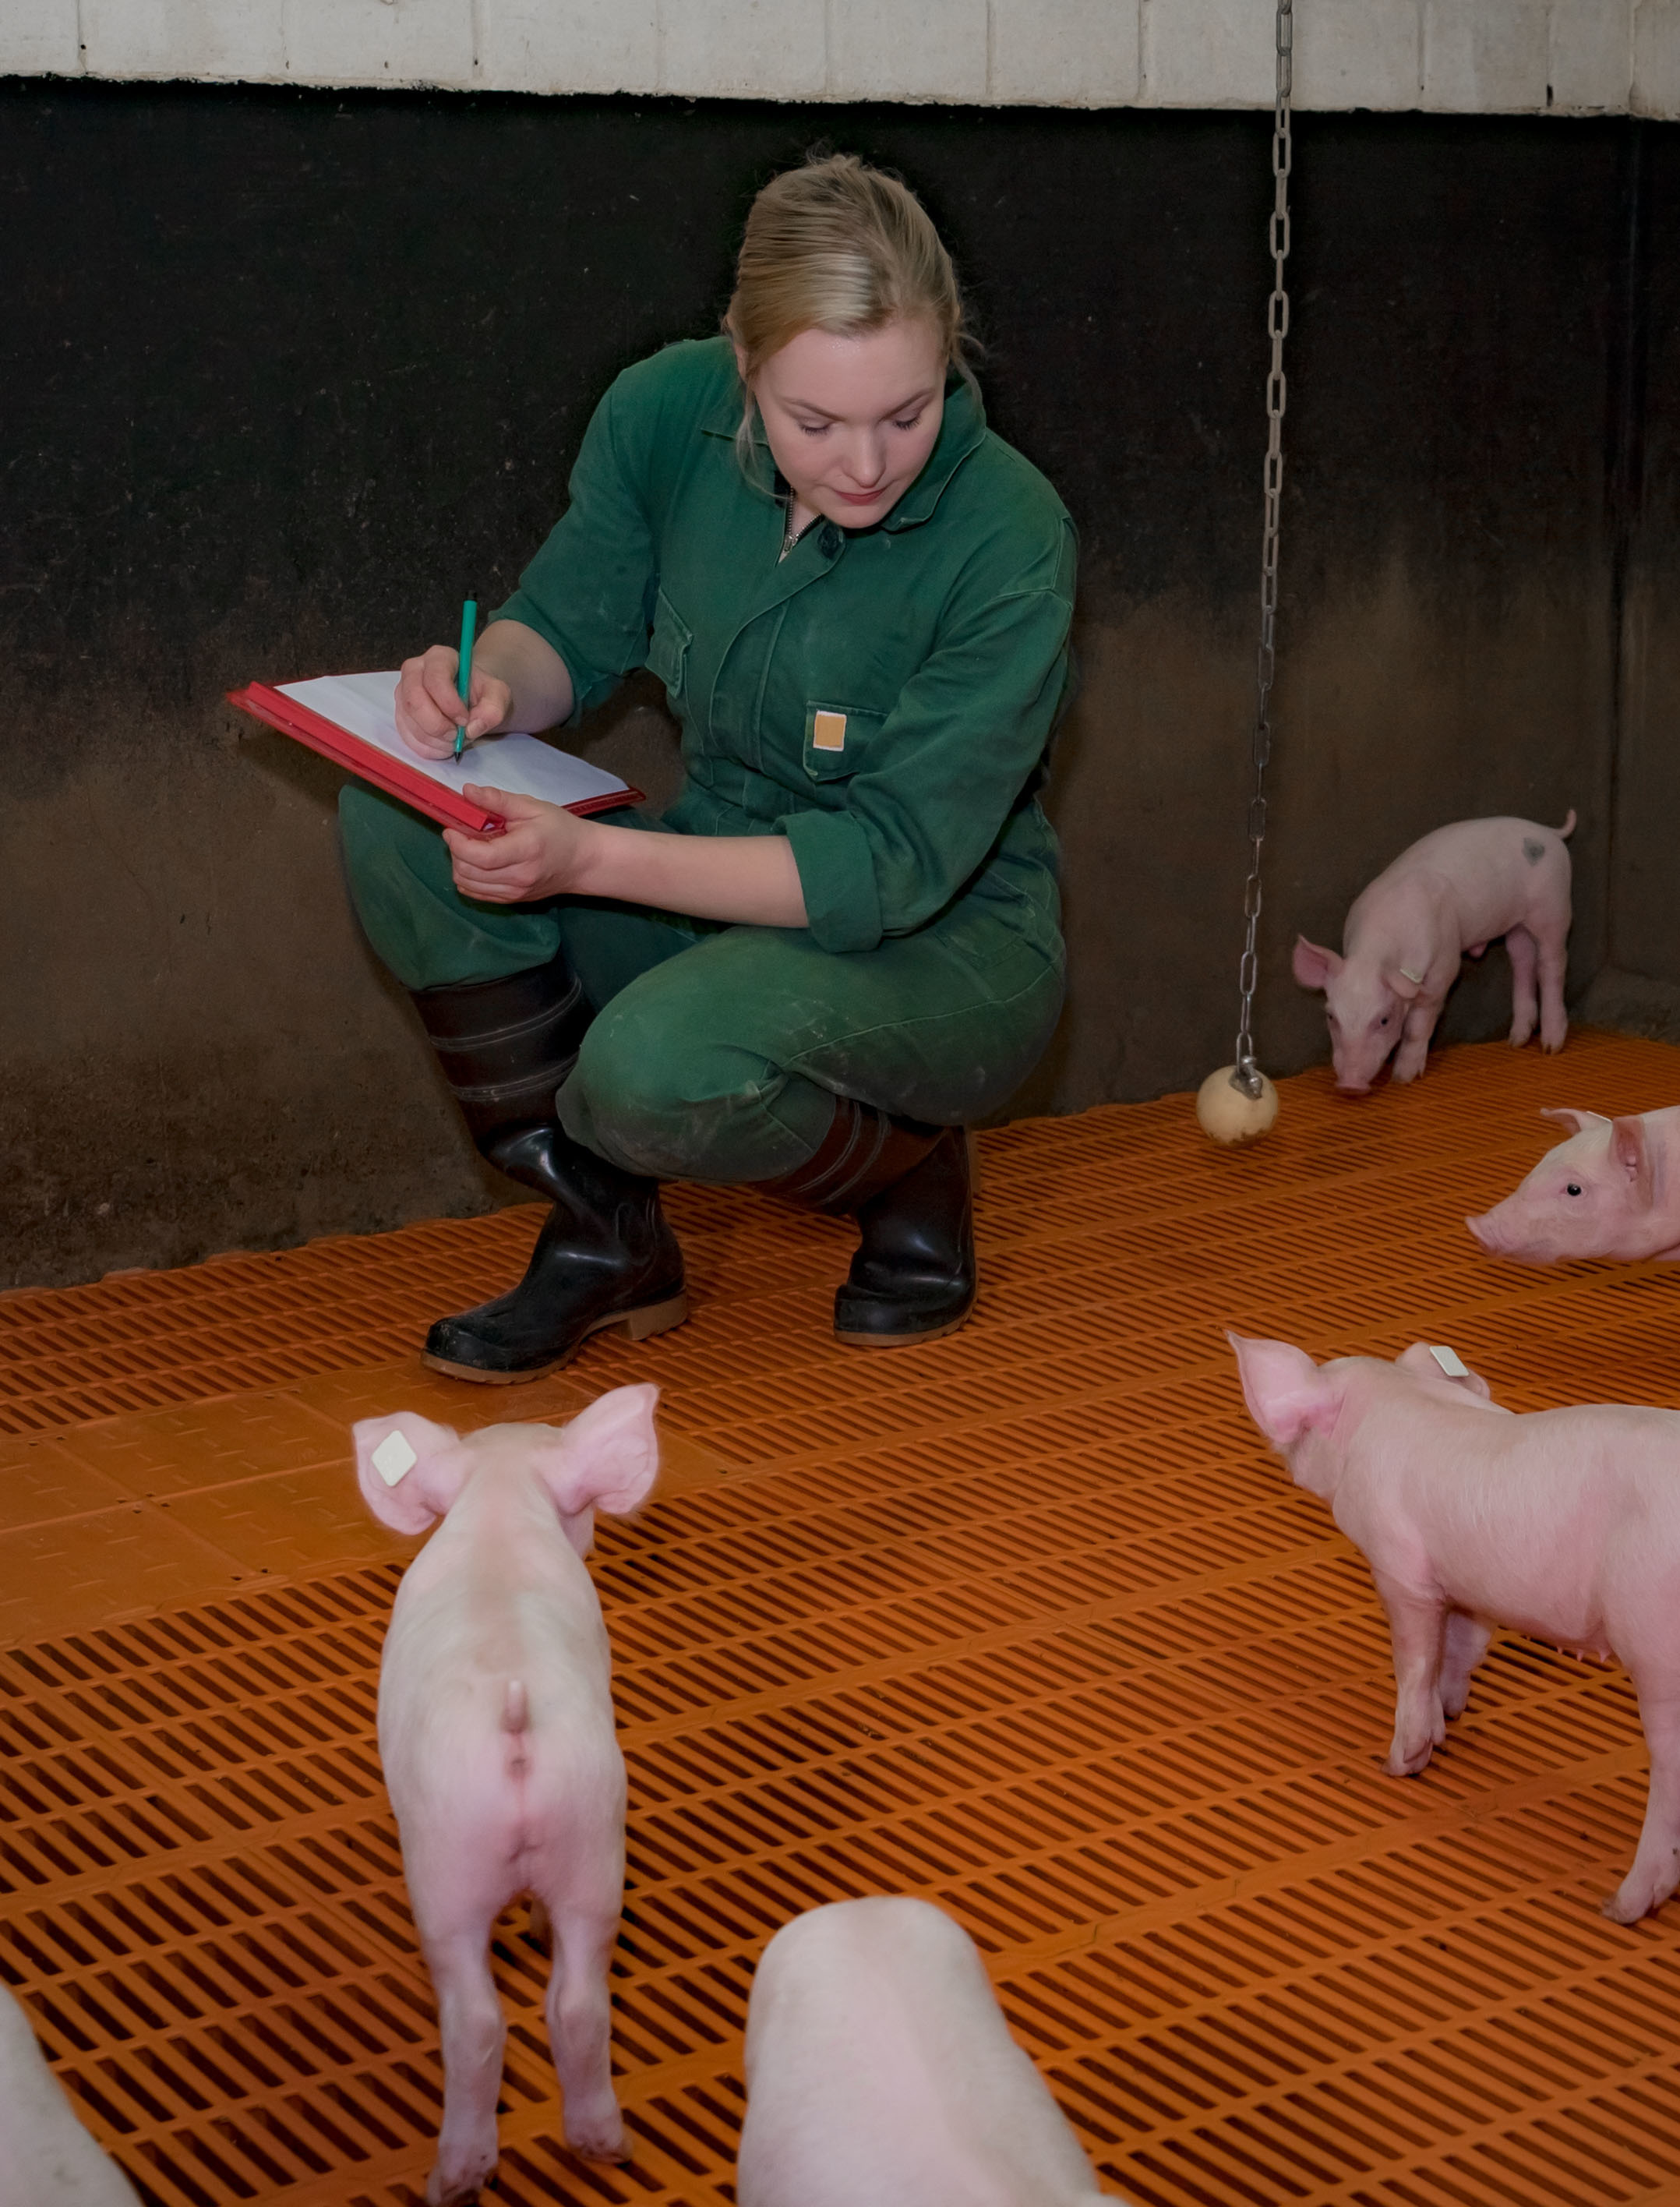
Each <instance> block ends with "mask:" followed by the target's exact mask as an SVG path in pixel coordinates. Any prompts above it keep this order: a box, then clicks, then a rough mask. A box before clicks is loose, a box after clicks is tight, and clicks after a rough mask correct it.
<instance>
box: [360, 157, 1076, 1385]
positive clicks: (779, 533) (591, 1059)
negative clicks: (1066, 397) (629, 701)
mask: <svg viewBox="0 0 1680 2207" xmlns="http://www.w3.org/2000/svg"><path fill="white" fill-rule="evenodd" d="M962 341H963V339H962V310H961V303H960V298H959V296H958V293H957V289H956V284H955V281H954V277H953V274H952V270H951V265H950V261H949V259H948V256H947V254H946V252H945V249H944V247H943V246H942V244H941V242H940V240H939V237H938V236H937V233H936V231H935V230H934V228H933V226H932V224H931V223H930V221H929V219H928V217H927V215H926V214H925V212H924V210H923V209H922V207H921V206H920V204H919V203H918V201H917V200H916V199H915V198H914V197H913V196H912V194H911V193H910V192H908V191H907V190H906V188H904V186H903V185H901V184H900V183H898V182H895V181H894V179H892V178H890V177H888V176H884V175H882V174H881V173H880V172H878V171H876V170H871V169H869V168H867V167H866V166H864V164H862V163H861V162H858V161H857V160H855V159H853V158H850V157H845V156H840V157H835V158H830V159H826V160H821V161H814V162H811V163H810V164H807V165H806V166H805V167H804V168H801V169H797V170H791V171H789V172H788V173H787V174H786V175H784V176H779V177H778V178H776V179H775V180H774V182H772V183H770V184H769V185H768V186H767V187H766V188H765V189H764V190H763V191H762V192H761V193H760V194H759V195H758V197H757V199H756V201H755V202H754V205H753V208H752V211H751V213H750V217H749V218H748V222H747V227H746V233H745V237H744V242H743V244H742V248H741V255H740V260H739V264H738V272H737V283H736V290H735V292H734V296H733V297H732V300H731V302H730V306H729V311H728V314H727V317H726V322H725V334H724V335H722V336H720V337H718V338H711V339H709V340H707V341H703V342H700V343H688V344H674V345H672V346H670V347H668V348H667V350H665V351H663V352H661V353H658V354H656V355H655V356H654V357H653V358H652V359H651V360H646V361H643V362H641V363H640V364H639V365H638V366H637V367H634V368H630V369H628V370H626V372H625V374H622V375H621V376H619V379H618V380H617V381H616V382H615V383H614V384H613V386H612V388H611V389H610V390H609V391H608V392H607V396H606V398H605V399H603V401H602V402H601V405H600V407H599V408H598V409H597V410H596V412H595V417H594V419H593V421H592V422H590V424H589V431H588V434H587V435H586V436H585V438H584V440H583V449H582V451H581V452H580V453H579V455H578V459H577V467H576V468H575V470H573V473H572V476H571V505H570V506H569V508H568V510H567V511H566V513H565V517H563V518H562V519H561V520H560V521H559V523H558V524H557V525H556V527H555V529H554V530H553V534H552V535H550V536H549V538H548V541H547V543H546V544H545V545H544V546H543V547H542V548H541V551H540V552H539V553H537V555H536V557H535V559H533V560H532V562H531V564H530V565H529V567H528V568H527V569H526V571H525V572H524V574H523V577H521V579H520V583H519V587H518V589H517V590H516V591H515V593H514V595H512V597H511V598H510V599H509V600H508V601H507V603H506V604H505V606H503V607H501V608H500V610H499V613H497V614H496V615H495V616H494V618H493V620H492V622H491V623H490V625H489V626H488V627H487V630H486V631H485V634H484V637H483V639H482V642H481V643H480V644H479V645H478V647H477V649H476V650H475V654H474V659H473V667H472V675H471V684H470V687H471V691H472V695H471V697H470V699H469V700H467V701H463V700H462V699H461V698H460V697H457V694H456V689H455V676H456V671H457V658H456V655H455V653H454V652H453V651H452V650H451V649H448V648H446V647H445V646H443V645H434V646H433V648H432V649H430V650H429V651H427V652H425V653H424V654H422V655H421V656H420V657H418V658H416V659H412V660H410V661H408V662H407V663H406V665H405V666H404V669H403V675H402V680H401V683H400V685H399V688H398V726H399V728H400V729H401V732H402V733H403V735H404V739H405V740H406V741H407V742H409V743H410V745H412V746H413V747H414V749H415V750H416V751H419V752H421V753H423V754H425V755H427V756H429V757H441V756H442V755H443V754H444V753H445V751H448V750H449V749H450V747H451V744H452V742H453V739H454V731H455V727H456V726H457V723H458V722H464V724H465V726H466V729H467V733H468V736H469V739H471V738H474V737H477V736H482V735H487V734H491V733H495V732H496V731H498V730H500V729H504V728H543V727H553V726H557V725H559V724H563V723H565V722H569V721H571V720H573V719H575V718H576V717H577V715H578V714H579V713H581V712H582V711H583V710H585V709H587V708H589V706H592V705H595V704H597V703H600V702H601V699H602V698H604V697H607V695H608V694H609V693H610V691H612V690H613V687H614V685H616V684H617V683H618V682H619V681H620V680H621V679H623V677H624V676H625V674H627V673H630V672H631V670H632V669H634V668H636V667H643V666H646V667H649V668H651V670H652V671H653V672H654V673H655V674H656V675H657V676H658V677H659V678H660V679H661V681H662V682H663V683H664V685H665V687H666V690H667V694H668V696H669V697H670V701H671V707H672V710H673V713H674V714H675V715H676V716H677V718H678V719H679V721H680V722H681V723H682V729H683V759H684V763H685V769H686V781H685V787H684V789H683V792H682V794H681V796H680V797H679V798H678V800H677V802H676V804H674V805H673V807H672V808H671V810H669V811H668V812H667V814H666V815H665V817H664V819H663V820H662V821H661V822H657V823H655V822H652V821H650V820H648V819H646V818H644V817H643V816H640V815H638V814H637V813H635V812H633V811H631V810H628V809H625V810H620V811H618V812H615V813H608V814H604V815H601V816H597V817H595V818H594V819H589V820H580V819H578V818H577V816H575V815H573V814H571V813H570V812H567V811H565V810H561V809H559V807H556V806H553V805H547V804H537V803H535V802H533V801H531V800H529V799H525V798H517V797H511V796H507V795H505V794H503V793H501V792H498V791H496V790H495V789H493V788H480V789H478V790H476V792H475V794H476V795H477V796H478V797H479V798H481V801H482V802H483V803H484V804H485V805H486V806H487V808H490V809H493V810H496V811H498V812H499V813H501V814H503V815H505V817H506V819H507V822H508V826H507V828H506V831H505V833H504V834H499V835H496V836H490V837H480V836H474V835H471V834H466V833H464V832H462V831H457V830H454V829H451V830H450V831H448V832H447V833H446V834H444V835H442V836H439V834H438V833H437V831H436V830H435V829H434V828H432V827H431V826H430V825H428V824H427V822H425V821H424V820H422V819H421V818H420V817H419V816H416V814H414V813H412V812H410V811H408V810H405V809H404V807H402V806H401V805H399V804H395V803H393V802H392V801H391V800H390V799H388V798H384V797H382V796H380V795H377V794H375V793H374V792H372V791H371V790H368V789H367V788H365V787H360V786H354V787H350V788H349V789H347V790H346V791H345V792H344V800H343V827H344V846H345V851H346V854H347V858H348V863H349V872H350V884H351V889H352V893H353V894H354V897H355V900H356V908H357V910H358V912H360V914H361V917H362V923H363V924H364V926H365V927H366V929H367V931H368V936H369V938H370V939H371V941H372V942H373V944H374V948H375V949H376V950H377V951H378V953H379V954H380V957H381V958H382V959H383V960H384V961H385V963H386V966H389V968H390V969H391V971H392V972H393V973H394V974H395V975H396V976H397V978H398V979H399V980H400V981H401V982H402V983H403V984H404V986H405V987H407V988H408V989H409V990H410V991H411V992H412V993H413V997H414V1002H415V1004H416V1008H417V1009H418V1011H419V1013H420V1016H421V1021H422V1022H423V1024H424V1026H425V1028H426V1032H427V1035H428V1037H429V1038H430V1039H431V1041H432V1044H433V1048H434V1049H435V1050H436V1051H437V1054H438V1056H439V1060H440V1062H441V1064H442V1067H443V1069H444V1072H445V1076H446V1077H447V1079H448V1080H449V1082H450V1085H451V1087H452V1089H453V1090H454V1092H455V1094H456V1096H457V1098H458V1100H459V1102H460V1103H461V1105H462V1107H463V1110H464V1112H465V1115H466V1117H467V1121H468V1123H469V1127H470V1128H471V1131H472V1133H473V1135H474V1138H475V1140H476V1142H477V1144H478V1146H479V1148H480V1150H481V1151H482V1153H483V1154H484V1156H485V1157H487V1158H488V1159H489V1160H490V1162H491V1163H493V1164H495V1165H497V1166H499V1168H500V1169H501V1170H502V1171H504V1172H505V1173H507V1174H509V1175H511V1176H512V1177H513V1178H514V1179H516V1180H518V1181H523V1183H524V1184H525V1185H527V1186H528V1187H533V1188H535V1189H537V1190H538V1191H539V1192H540V1193H542V1194H543V1195H545V1196H547V1198H549V1199H550V1200H551V1201H552V1203H553V1213H552V1215H551V1216H550V1217H549V1218H548V1220H547V1223H546V1224H545V1226H544V1228H543V1230H542V1233H541V1236H540V1238H539V1240H538V1242H537V1245H536V1248H535V1253H534V1255H533V1257H532V1259H531V1262H530V1265H529V1269H528V1271H526V1274H525V1276H524V1277H523V1280H522V1281H521V1282H520V1283H519V1284H518V1285H517V1287H515V1288H514V1289H512V1290H511V1292H510V1293H508V1294H506V1295H500V1296H499V1297H498V1298H497V1299H496V1300H495V1301H493V1302H489V1303H486V1304H483V1305H481V1307H478V1308H477V1309H475V1310H471V1311H468V1312H465V1313H463V1314H462V1315H461V1316H459V1317H456V1318H447V1319H439V1322H438V1323H437V1324H436V1325H434V1326H433V1328H432V1331H431V1333H430V1335H429V1336H428V1337H427V1361H429V1362H431V1363H433V1364H434V1365H436V1366H438V1367H440V1368H442V1369H444V1370H445V1371H449V1372H452V1373H458V1374H459V1375H460V1376H461V1377H463V1379H483V1380H515V1379H531V1378H534V1377H535V1375H536V1374H537V1373H541V1372H544V1371H547V1370H551V1369H552V1368H553V1367H554V1366H556V1365H557V1364H560V1363H563V1362H564V1361H565V1360H566V1359H567V1358H568V1357H569V1356H571V1355H572V1354H573V1353H574V1351H575V1350H576V1349H577V1346H578V1344H579V1343H581V1342H582V1341H583V1339H584V1337H586V1336H587V1335H588V1334H589V1333H591V1332H593V1331H596V1330H598V1329H599V1328H601V1327H604V1326H609V1325H625V1326H627V1327H628V1329H629V1331H631V1334H632V1335H633V1336H635V1337H637V1338H640V1337H643V1336H645V1335H648V1334H650V1333H653V1332H656V1331H659V1330H661V1328H662V1327H664V1326H667V1325H675V1324H677V1323H678V1322H679V1320H680V1319H682V1318H683V1317H684V1316H685V1312H686V1305H685V1292H684V1280H683V1265H682V1256H681V1252H680V1251H679V1248H678V1247H677V1244H676V1241H675V1240H674V1238H673V1235H672V1233H671V1230H670V1228H669V1227H668V1225H667V1223H666V1221H665V1218H664V1217H663V1214H662V1212H661V1208H660V1202H659V1192H658V1184H659V1182H660V1181H661V1180H673V1179H685V1180H702V1181H749V1182H751V1183H754V1184H755V1185H756V1186H757V1187H760V1188H762V1189H765V1190H767V1191H768V1192H770V1193H774V1194H776V1195H779V1196H781V1197H784V1198H787V1199H792V1201H794V1202H797V1203H800V1204H803V1205H807V1206H810V1207H813V1208H816V1209H818V1210H822V1211H838V1212H849V1213H851V1214H852V1215H853V1216H854V1217H855V1218H856V1220H857V1222H858V1227H859V1229H860V1232H861V1237H862V1238H861V1244H860V1247H859V1248H858V1253H857V1256H856V1258H855V1259H854V1260H853V1262H852V1269H851V1272H850V1276H849V1277H848V1278H847V1279H846V1282H845V1283H843V1284H842V1285H841V1287H840V1289H839V1291H838V1293H837V1295H836V1297H835V1330H836V1332H837V1333H838V1335H839V1337H840V1339H841V1340H843V1341H848V1342H854V1343H863V1344H874V1345H890V1344H893V1343H901V1342H909V1341H919V1340H926V1339H928V1338H930V1337H932V1336H934V1335H936V1334H939V1333H943V1332H947V1331H950V1329H951V1328H953V1327H954V1326H956V1325H960V1324H961V1323H962V1321H963V1319H965V1318H966V1316H967V1314H968V1312H969V1309H970V1307H972V1303H973V1300H974V1293H975V1261H974V1244H973V1227H972V1201H971V1188H970V1181H969V1163H968V1150H967V1144H966V1138H965V1135H964V1133H963V1131H962V1130H963V1127H964V1126H965V1125H966V1123H968V1122H970V1121H973V1120H976V1119H978V1118H980V1117H982V1116H983V1115H984V1114H986V1113H987V1112H989V1111H992V1110H994V1109H996V1108H997V1107H998V1106H999V1105H1000V1104H1001V1103H1003V1102H1004V1101H1005V1100H1006V1098H1007V1097H1008V1096H1009V1095H1010V1094H1011V1092H1013V1090H1014V1089H1015V1088H1016V1087H1017V1086H1019V1083H1020V1081H1021V1080H1022V1079H1023V1078H1024V1077H1025V1074H1027V1073H1028V1071H1029V1070H1030V1069H1031V1067H1032V1066H1033V1064H1034V1063H1035V1062H1036V1061H1037V1058H1038V1056H1039V1055H1040V1054H1041V1052H1042V1051H1043V1048H1044V1045H1045V1044H1046V1043H1047V1041H1048V1040H1049V1035H1050V1032H1051V1029H1052V1028H1053V1026H1055V1019H1056V1014H1057V1012H1058V1010H1059V1008H1060V1007H1061V994H1062V945H1061V930H1060V915H1059V904H1058V898H1057V890H1056V846H1055V837H1054V835H1053V834H1052V833H1051V830H1050V828H1049V824H1048V822H1046V820H1045V818H1044V816H1043V812H1042V811H1041V810H1040V809H1039V806H1038V804H1037V798H1036V796H1035V794H1034V792H1035V790H1036V789H1037V786H1038V784H1039V781H1040V780H1041V778H1042V771H1043V755H1044V750H1045V745H1046V744H1047V742H1048V740H1049V734H1050V731H1051V728H1052V726H1053V724H1054V722H1055V718H1056V713H1057V708H1058V704H1059V703H1060V701H1061V696H1062V691H1063V685H1064V683H1065V681H1066V679H1067V668H1068V657H1067V630H1068V622H1069V618H1070V615H1071V613H1072V609H1073V567H1074V539H1073V524H1072V523H1071V522H1070V521H1069V519H1068V517H1067V513H1066V511H1064V509H1063V507H1062V505H1061V501H1060V500H1059V499H1057V497H1056V496H1055V493H1054V492H1053V491H1052V490H1051V489H1050V487H1049V484H1048V483H1047V482H1046V481H1044V479H1043V476H1042V475H1039V474H1038V473H1037V470H1035V469H1034V468H1032V467H1031V466H1030V465H1029V464H1028V463H1027V462H1026V461H1025V460H1024V459H1023V458H1021V457H1020V455H1019V453H1018V452H1014V451H1013V450H1012V449H1011V448H1010V447H1009V446H1007V445H1006V444H1004V443H1003V442H1002V441H1001V439H999V438H998V437H996V436H995V435H994V434H992V433H991V432H990V431H989V429H988V428H986V425H985V417H984V415H983V410H982V408H981V404H980V400H979V396H978V392H977V391H976V389H975V386H974V384H973V380H972V377H971V376H970V375H969V374H968V371H967V369H966V366H965V365H964V362H963V358H962V351H961V346H962Z"/></svg>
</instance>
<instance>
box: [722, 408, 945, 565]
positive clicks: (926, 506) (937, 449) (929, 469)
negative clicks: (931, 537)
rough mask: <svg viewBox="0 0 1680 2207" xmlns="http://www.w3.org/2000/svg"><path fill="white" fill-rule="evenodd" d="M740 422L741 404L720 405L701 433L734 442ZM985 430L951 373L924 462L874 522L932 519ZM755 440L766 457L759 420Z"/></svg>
mask: <svg viewBox="0 0 1680 2207" xmlns="http://www.w3.org/2000/svg"><path fill="white" fill-rule="evenodd" d="M740 423H741V416H740V410H739V407H738V404H730V405H729V406H727V407H720V409H719V410H718V411H717V412H716V413H715V414H714V415H713V416H712V417H711V419H710V420H709V421H706V422H702V423H701V425H700V427H701V433H702V435H704V436H708V437H727V438H729V439H730V440H733V439H734V435H735V432H736V430H737V429H738V428H739V427H740ZM985 434H986V410H985V408H984V407H983V405H982V404H980V399H979V397H978V393H977V392H975V391H973V390H972V388H971V387H970V386H969V385H967V384H966V383H965V382H964V381H963V380H962V379H961V378H960V376H954V377H953V378H952V379H951V380H949V381H948V383H947V385H946V386H945V418H944V420H943V421H942V422H941V423H940V425H939V435H938V438H937V440H936V442H935V445H934V448H933V450H932V452H930V453H929V454H928V458H927V464H926V465H925V466H924V468H923V470H922V472H921V474H920V475H918V476H917V478H916V480H915V481H914V482H913V483H912V485H911V486H910V488H909V489H908V490H907V491H906V493H905V494H904V496H903V497H902V498H901V499H900V500H899V502H898V504H897V505H895V506H894V508H893V510H892V511H891V512H890V513H889V514H888V516H887V517H886V518H885V519H884V520H883V521H879V522H877V523H876V524H875V525H876V528H877V529H915V528H918V527H919V525H920V524H921V523H923V522H924V521H930V520H931V519H932V517H933V512H934V509H935V507H936V505H938V504H939V501H940V499H942V497H943V496H944V494H945V486H946V484H947V483H948V482H949V481H950V480H951V478H952V476H953V475H955V473H956V472H957V470H958V469H959V468H960V466H961V465H962V464H963V462H964V461H965V460H966V458H968V456H969V454H970V453H971V452H974V451H976V450H978V446H979V445H980V443H981V440H983V438H984V436H985ZM753 442H754V444H756V446H759V447H760V449H761V450H762V452H764V453H765V454H766V456H767V457H768V452H769V446H768V442H767V440H766V439H765V435H764V426H763V424H762V422H757V421H755V423H754V426H753ZM771 475H772V479H773V482H774V479H776V478H777V477H778V475H779V471H778V470H775V469H774V468H772V470H771ZM749 481H750V478H749ZM751 487H752V488H753V489H754V490H756V492H757V493H759V495H760V496H761V497H762V498H774V497H775V496H776V495H777V493H776V491H775V489H774V487H773V484H772V483H761V482H753V483H752V486H751Z"/></svg>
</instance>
